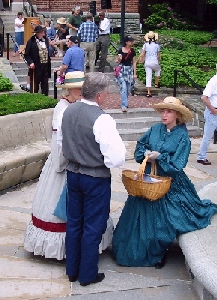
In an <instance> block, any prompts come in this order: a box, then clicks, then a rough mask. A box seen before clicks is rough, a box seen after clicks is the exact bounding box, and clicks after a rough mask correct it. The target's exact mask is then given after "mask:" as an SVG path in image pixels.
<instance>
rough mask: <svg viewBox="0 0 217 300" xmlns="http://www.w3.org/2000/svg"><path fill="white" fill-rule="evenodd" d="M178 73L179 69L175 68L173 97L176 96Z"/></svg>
mask: <svg viewBox="0 0 217 300" xmlns="http://www.w3.org/2000/svg"><path fill="white" fill-rule="evenodd" d="M177 74H178V70H174V86H173V97H176V84H177Z"/></svg>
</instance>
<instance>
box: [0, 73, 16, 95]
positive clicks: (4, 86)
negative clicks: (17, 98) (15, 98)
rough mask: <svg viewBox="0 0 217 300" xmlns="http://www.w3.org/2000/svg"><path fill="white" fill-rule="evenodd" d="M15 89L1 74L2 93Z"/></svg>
mask: <svg viewBox="0 0 217 300" xmlns="http://www.w3.org/2000/svg"><path fill="white" fill-rule="evenodd" d="M12 89H13V84H12V83H11V82H10V80H9V79H8V78H5V77H3V75H2V74H1V73H0V92H4V91H11V90H12Z"/></svg>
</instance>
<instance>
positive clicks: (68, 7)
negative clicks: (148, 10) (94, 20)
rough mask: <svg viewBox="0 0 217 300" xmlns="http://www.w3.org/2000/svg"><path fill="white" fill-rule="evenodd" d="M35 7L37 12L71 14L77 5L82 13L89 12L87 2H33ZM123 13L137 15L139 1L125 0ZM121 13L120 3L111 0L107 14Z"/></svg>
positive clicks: (48, 0) (98, 3) (99, 4)
mask: <svg viewBox="0 0 217 300" xmlns="http://www.w3.org/2000/svg"><path fill="white" fill-rule="evenodd" d="M32 2H33V3H34V4H35V5H37V9H38V11H49V12H55V11H59V12H71V11H72V8H73V7H74V6H75V5H79V6H80V7H81V9H82V11H86V12H87V11H89V2H90V1H89V0H83V1H80V2H71V1H69V0H61V1H50V0H34V1H32ZM125 6H126V9H125V11H126V12H127V13H138V11H139V0H125ZM96 10H97V12H99V11H100V10H101V0H96ZM120 11H121V1H120V0H112V9H108V12H109V13H110V12H116V13H117V12H120Z"/></svg>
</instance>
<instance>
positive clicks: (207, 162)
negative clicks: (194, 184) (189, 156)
mask: <svg viewBox="0 0 217 300" xmlns="http://www.w3.org/2000/svg"><path fill="white" fill-rule="evenodd" d="M197 162H198V163H199V164H202V165H205V166H210V165H211V162H210V161H208V159H198V160H197Z"/></svg>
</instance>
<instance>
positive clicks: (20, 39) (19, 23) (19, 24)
mask: <svg viewBox="0 0 217 300" xmlns="http://www.w3.org/2000/svg"><path fill="white" fill-rule="evenodd" d="M23 22H24V18H23V12H18V13H17V18H16V19H15V22H14V23H15V26H14V28H15V41H16V42H17V44H18V45H19V46H20V45H23V44H24V24H23ZM18 50H19V49H18V47H17V45H15V44H14V54H13V56H16V53H18Z"/></svg>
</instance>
